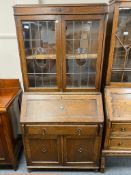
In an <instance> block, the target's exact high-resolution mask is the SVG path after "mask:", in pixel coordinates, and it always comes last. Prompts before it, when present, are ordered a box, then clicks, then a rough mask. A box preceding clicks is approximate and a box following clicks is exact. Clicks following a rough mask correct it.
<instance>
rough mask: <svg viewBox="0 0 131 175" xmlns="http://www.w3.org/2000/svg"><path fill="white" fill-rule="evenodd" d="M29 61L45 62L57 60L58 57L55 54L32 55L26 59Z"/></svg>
mask: <svg viewBox="0 0 131 175" xmlns="http://www.w3.org/2000/svg"><path fill="white" fill-rule="evenodd" d="M26 58H27V59H40V60H44V59H53V60H55V59H56V55H55V54H48V55H30V56H28V57H26Z"/></svg>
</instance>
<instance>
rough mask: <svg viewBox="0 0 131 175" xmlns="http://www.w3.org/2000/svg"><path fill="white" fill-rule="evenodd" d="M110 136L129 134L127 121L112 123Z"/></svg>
mask: <svg viewBox="0 0 131 175" xmlns="http://www.w3.org/2000/svg"><path fill="white" fill-rule="evenodd" d="M111 136H131V124H129V123H114V124H112V127H111Z"/></svg>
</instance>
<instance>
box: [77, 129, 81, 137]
mask: <svg viewBox="0 0 131 175" xmlns="http://www.w3.org/2000/svg"><path fill="white" fill-rule="evenodd" d="M77 133H78V135H79V136H80V135H81V129H80V128H78V129H77Z"/></svg>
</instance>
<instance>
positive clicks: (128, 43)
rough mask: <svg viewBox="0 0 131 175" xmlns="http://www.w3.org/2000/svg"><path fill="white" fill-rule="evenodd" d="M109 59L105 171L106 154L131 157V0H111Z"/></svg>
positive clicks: (106, 68)
mask: <svg viewBox="0 0 131 175" xmlns="http://www.w3.org/2000/svg"><path fill="white" fill-rule="evenodd" d="M105 62H106V63H105V65H104V71H103V72H104V74H103V76H104V75H106V76H104V78H103V79H104V82H105V83H104V84H106V85H107V87H106V88H105V92H104V99H105V102H104V104H105V113H106V115H105V120H106V121H105V142H104V146H103V150H102V164H101V171H104V168H105V157H106V156H131V144H130V142H131V111H130V108H131V90H130V88H129V87H131V0H111V1H110V6H109V19H108V24H107V36H106V47H105ZM106 70H107V71H106ZM105 71H106V72H107V73H106V74H105Z"/></svg>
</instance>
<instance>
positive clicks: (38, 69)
mask: <svg viewBox="0 0 131 175" xmlns="http://www.w3.org/2000/svg"><path fill="white" fill-rule="evenodd" d="M18 24H19V25H18V34H19V38H20V39H19V45H20V48H21V50H20V54H21V62H22V71H23V78H24V82H25V83H24V84H25V88H26V89H29V90H33V91H38V89H39V90H41V89H43V90H45V91H46V90H50V91H58V90H59V89H60V63H59V61H60V60H59V55H60V54H59V44H60V43H59V42H60V39H59V37H60V17H59V16H53V15H48V16H46V15H44V16H42V15H41V16H25V17H24V16H23V17H19V21H18Z"/></svg>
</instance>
